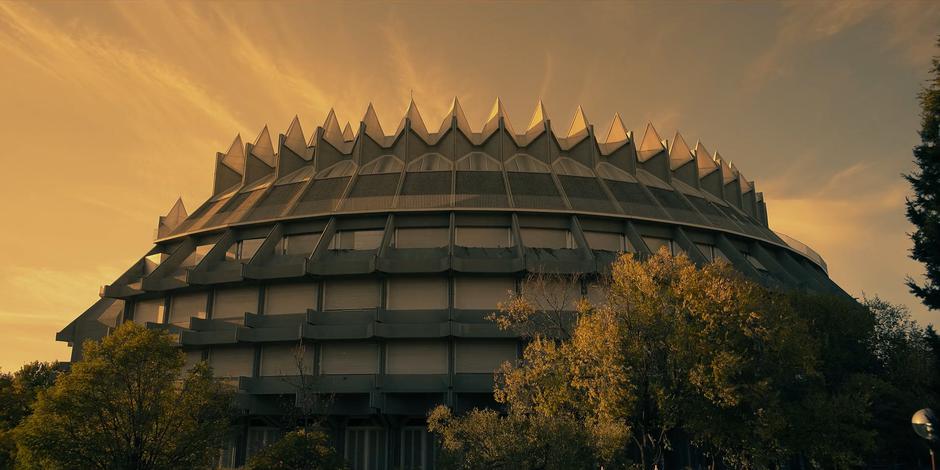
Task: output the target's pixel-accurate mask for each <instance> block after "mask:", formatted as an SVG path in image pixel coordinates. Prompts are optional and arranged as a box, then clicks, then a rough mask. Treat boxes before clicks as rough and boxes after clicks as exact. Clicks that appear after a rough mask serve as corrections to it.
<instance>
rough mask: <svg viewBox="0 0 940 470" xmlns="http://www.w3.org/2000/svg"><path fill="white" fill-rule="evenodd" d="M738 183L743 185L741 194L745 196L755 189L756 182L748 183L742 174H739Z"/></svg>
mask: <svg viewBox="0 0 940 470" xmlns="http://www.w3.org/2000/svg"><path fill="white" fill-rule="evenodd" d="M738 183H739V184H740V185H741V194H745V193H747V192H748V191H751V190H753V189H754V182H753V181H748V180H747V178H745V177H744V175H742V174H741V173H740V172H739V173H738Z"/></svg>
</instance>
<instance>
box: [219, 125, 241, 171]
mask: <svg viewBox="0 0 940 470" xmlns="http://www.w3.org/2000/svg"><path fill="white" fill-rule="evenodd" d="M221 163H222V164H223V165H225V166H227V167H229V168H231V169H232V170H235V172H236V173H238V174H240V175H241V174H244V173H245V144H243V143H242V136H241V134H238V135H236V136H235V140H233V141H232V145H231V146H229V148H228V151H227V152H225V153H224V154H223V156H222V160H221Z"/></svg>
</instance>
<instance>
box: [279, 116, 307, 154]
mask: <svg viewBox="0 0 940 470" xmlns="http://www.w3.org/2000/svg"><path fill="white" fill-rule="evenodd" d="M284 145H285V146H286V147H287V148H289V149H291V151H293V152H294V153H296V154H297V155H300V156H304V154H306V152H307V144H306V139H305V138H304V130H303V129H302V128H301V127H300V118H299V117H297V116H294V119H293V120H292V121H291V122H290V126H288V127H287V134H284Z"/></svg>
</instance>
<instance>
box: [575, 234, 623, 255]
mask: <svg viewBox="0 0 940 470" xmlns="http://www.w3.org/2000/svg"><path fill="white" fill-rule="evenodd" d="M584 239H585V240H587V244H588V246H589V247H591V249H592V250H603V251H630V250H628V249H627V243H626V238H624V236H623V234H622V233H612V232H584Z"/></svg>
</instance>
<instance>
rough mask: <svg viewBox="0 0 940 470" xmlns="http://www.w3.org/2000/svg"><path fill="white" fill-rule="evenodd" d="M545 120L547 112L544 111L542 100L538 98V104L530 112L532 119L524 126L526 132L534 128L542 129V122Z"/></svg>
mask: <svg viewBox="0 0 940 470" xmlns="http://www.w3.org/2000/svg"><path fill="white" fill-rule="evenodd" d="M547 120H548V112H547V111H545V105H544V104H542V100H539V102H538V104H536V105H535V111H533V112H532V119H530V120H529V125H528V126H527V127H526V130H525V131H526V133H528V132H529V131H531V130H533V129H536V128H540V129H544V124H545V121H547Z"/></svg>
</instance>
